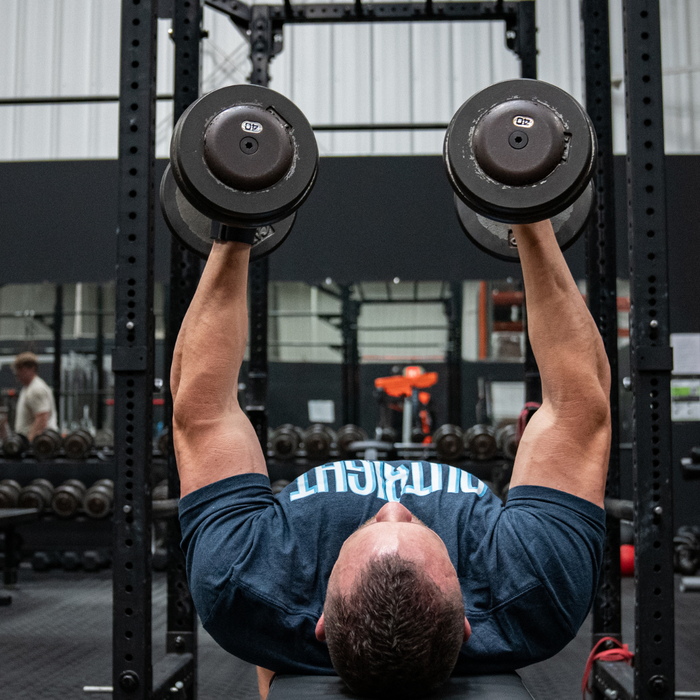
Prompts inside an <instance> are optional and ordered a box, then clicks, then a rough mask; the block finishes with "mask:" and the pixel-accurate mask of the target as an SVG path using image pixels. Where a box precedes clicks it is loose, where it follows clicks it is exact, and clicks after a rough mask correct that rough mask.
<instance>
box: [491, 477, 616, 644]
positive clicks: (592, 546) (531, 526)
mask: <svg viewBox="0 0 700 700" xmlns="http://www.w3.org/2000/svg"><path fill="white" fill-rule="evenodd" d="M498 528H499V539H500V540H501V541H502V542H507V543H508V544H507V545H505V546H507V547H508V548H510V560H511V564H515V567H514V568H515V570H517V568H518V566H517V563H516V562H517V560H518V559H520V560H521V565H522V569H523V570H528V571H530V572H532V574H533V575H534V577H535V578H536V579H537V580H539V582H540V584H541V586H542V587H543V589H544V591H546V595H547V596H548V598H549V600H550V604H551V608H552V609H553V610H554V611H555V612H556V613H557V617H558V623H559V625H560V626H561V628H562V629H561V631H562V634H566V633H567V632H568V636H570V637H571V638H573V636H575V635H576V633H577V632H578V629H579V628H580V626H581V625H582V624H583V621H584V619H585V617H586V615H587V614H588V611H589V610H590V608H591V605H592V604H593V599H594V597H595V593H596V589H597V587H598V579H599V577H600V570H601V566H602V559H603V546H604V540H605V511H604V510H603V509H602V508H599V507H598V506H596V505H595V504H594V503H591V502H590V501H586V500H584V499H582V498H578V497H577V496H573V495H572V494H569V493H565V492H564V491H558V490H556V489H550V488H545V487H539V486H518V487H516V488H514V489H513V490H512V491H511V492H510V493H509V496H508V501H507V503H506V506H505V508H504V510H503V514H502V517H501V518H500V520H499V523H498ZM551 622H552V621H551V620H546V619H545V620H543V624H544V625H545V627H547V626H549V624H550V623H551ZM541 633H542V634H543V636H544V635H546V634H547V632H546V630H545V629H543V630H542V631H541Z"/></svg>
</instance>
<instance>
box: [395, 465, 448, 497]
mask: <svg viewBox="0 0 700 700" xmlns="http://www.w3.org/2000/svg"><path fill="white" fill-rule="evenodd" d="M431 466H432V465H431ZM440 476H441V477H442V473H441V474H440ZM434 483H435V475H434V474H433V473H432V472H431V485H430V486H427V487H426V486H423V464H422V462H411V483H410V484H408V486H406V488H405V489H404V493H406V494H409V493H412V494H413V495H414V496H427V495H428V494H430V493H431V492H432V491H433V488H432V485H433V484H434Z"/></svg>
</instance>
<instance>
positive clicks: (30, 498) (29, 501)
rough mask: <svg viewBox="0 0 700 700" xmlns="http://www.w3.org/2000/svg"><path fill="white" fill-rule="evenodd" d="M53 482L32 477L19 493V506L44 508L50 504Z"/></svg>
mask: <svg viewBox="0 0 700 700" xmlns="http://www.w3.org/2000/svg"><path fill="white" fill-rule="evenodd" d="M52 496H53V484H52V483H51V482H50V481H48V480H47V479H34V481H32V482H31V483H30V484H29V485H28V486H25V487H24V488H23V489H22V491H21V492H20V494H19V507H20V508H38V509H39V510H45V509H46V508H48V507H49V506H50V505H51V498H52Z"/></svg>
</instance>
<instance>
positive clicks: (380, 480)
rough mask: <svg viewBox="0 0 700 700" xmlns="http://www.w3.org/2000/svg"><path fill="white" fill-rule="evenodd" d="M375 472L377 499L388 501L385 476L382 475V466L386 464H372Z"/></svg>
mask: <svg viewBox="0 0 700 700" xmlns="http://www.w3.org/2000/svg"><path fill="white" fill-rule="evenodd" d="M372 464H374V470H375V471H376V472H377V498H381V499H382V501H386V491H385V490H384V475H383V474H382V465H383V464H384V462H372Z"/></svg>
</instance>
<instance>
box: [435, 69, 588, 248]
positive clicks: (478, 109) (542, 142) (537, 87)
mask: <svg viewBox="0 0 700 700" xmlns="http://www.w3.org/2000/svg"><path fill="white" fill-rule="evenodd" d="M596 153H597V142H596V137H595V131H594V129H593V125H592V123H591V120H590V119H589V117H588V115H587V114H586V112H585V110H584V109H583V107H581V105H580V104H579V103H578V102H577V101H576V100H575V99H574V98H573V97H571V95H569V94H568V93H566V92H564V91H563V90H561V89H560V88H558V87H555V86H554V85H550V84H549V83H544V82H542V81H538V80H508V81H505V82H502V83H496V84H495V85H491V86H490V87H488V88H486V89H485V90H482V91H481V92H479V93H477V94H476V95H474V96H473V97H471V98H469V99H468V100H467V101H466V102H465V103H464V104H463V105H462V106H461V107H460V108H459V110H457V113H456V114H455V116H454V117H453V119H452V121H451V123H450V126H449V127H448V129H447V133H446V135H445V144H444V160H445V165H446V167H447V173H448V177H449V179H450V183H451V185H452V187H453V189H454V191H455V204H456V207H457V214H458V217H459V220H460V223H461V225H462V228H463V229H464V231H465V233H466V234H467V236H468V237H469V238H470V239H471V240H472V242H474V243H475V244H476V245H477V246H478V247H479V248H481V249H482V250H484V251H485V252H486V253H488V254H489V255H493V256H495V257H497V258H500V259H502V260H513V261H518V260H519V256H518V249H517V246H516V242H515V237H514V236H513V232H512V229H511V228H510V226H509V224H515V223H529V222H534V221H541V220H543V219H551V220H552V226H553V228H554V232H555V234H556V237H557V241H558V242H559V245H560V247H561V248H562V250H564V249H566V248H568V247H569V246H570V245H572V244H573V243H574V242H575V241H576V240H577V238H578V237H579V236H580V235H581V233H582V232H583V231H584V230H585V227H586V223H587V221H588V218H589V217H590V214H591V212H592V210H593V207H594V204H595V201H594V200H595V197H594V191H593V185H592V182H591V178H592V176H593V169H594V165H595V159H596Z"/></svg>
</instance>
